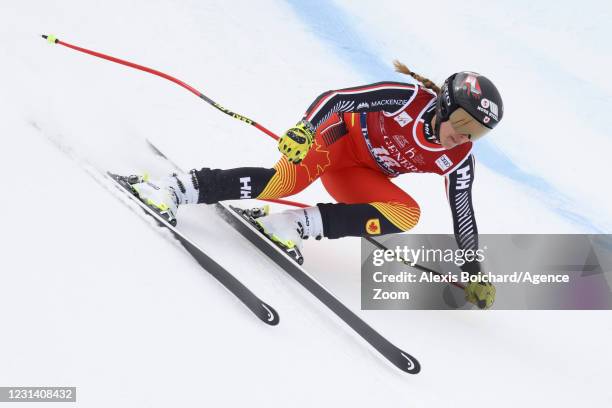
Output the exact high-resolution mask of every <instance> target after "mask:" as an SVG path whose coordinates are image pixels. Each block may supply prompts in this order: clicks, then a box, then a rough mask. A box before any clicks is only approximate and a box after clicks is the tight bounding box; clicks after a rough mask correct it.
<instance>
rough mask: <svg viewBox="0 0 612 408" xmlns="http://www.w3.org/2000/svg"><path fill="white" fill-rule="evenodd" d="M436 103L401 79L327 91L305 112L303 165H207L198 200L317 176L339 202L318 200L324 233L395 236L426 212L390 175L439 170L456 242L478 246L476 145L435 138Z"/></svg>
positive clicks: (301, 184) (283, 187)
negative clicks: (307, 136) (310, 139)
mask: <svg viewBox="0 0 612 408" xmlns="http://www.w3.org/2000/svg"><path fill="white" fill-rule="evenodd" d="M435 101H436V95H435V93H433V92H432V91H430V90H429V89H426V88H424V87H422V86H418V85H413V84H406V83H399V82H380V83H376V84H372V85H367V86H361V87H355V88H347V89H341V90H335V91H328V92H325V93H323V94H322V95H320V96H319V97H318V98H317V99H316V100H315V101H314V102H313V103H312V105H311V106H310V107H309V108H308V110H307V111H306V114H305V115H304V119H306V120H308V121H309V122H310V123H312V124H313V126H314V127H315V129H316V135H315V139H314V144H313V146H312V148H311V149H310V150H309V152H308V154H307V155H306V157H305V158H304V160H303V161H302V162H301V163H300V164H298V165H294V164H291V163H289V162H288V161H287V160H286V159H285V158H284V157H283V158H281V160H280V161H279V162H278V163H277V164H276V165H275V166H274V168H272V169H266V168H238V169H230V170H211V169H207V168H204V169H202V170H200V171H198V172H197V173H196V176H197V178H198V182H199V184H200V201H201V202H208V203H212V202H217V201H222V200H226V199H237V198H281V197H287V196H290V195H293V194H296V193H298V192H300V191H301V190H303V189H304V188H306V187H307V186H308V185H310V184H311V183H312V182H313V181H315V180H317V179H319V178H320V179H321V181H322V183H323V185H324V187H325V188H326V190H327V191H328V192H329V193H330V195H331V196H332V197H333V198H334V199H335V200H336V201H337V203H334V204H324V203H321V204H318V207H319V209H320V211H321V216H322V218H323V229H324V235H325V236H326V237H328V238H339V237H342V236H365V235H379V234H388V233H397V232H402V231H407V230H409V229H410V228H412V227H414V226H415V225H416V223H417V222H418V220H419V217H420V212H421V210H420V208H419V205H418V204H417V203H416V201H415V200H414V199H413V198H412V197H411V196H410V194H408V193H407V192H405V191H403V190H402V189H400V188H399V187H397V186H396V185H395V184H394V183H393V182H392V181H391V179H392V178H394V177H397V176H398V175H400V174H403V173H436V174H439V175H441V176H444V177H445V186H446V189H447V197H448V200H449V204H450V208H451V212H452V216H453V224H454V231H455V235H456V238H457V241H458V243H459V247H460V248H462V249H476V248H477V246H478V232H477V227H476V221H475V218H474V210H473V205H472V194H471V188H472V183H473V180H474V159H473V156H472V155H471V154H470V152H471V149H472V143H471V142H468V143H464V144H462V145H459V146H456V147H454V148H452V149H448V150H447V149H445V148H443V147H442V146H441V145H440V144H439V143H438V142H437V141H436V138H435V137H434V135H433V130H432V129H431V119H432V118H433V116H434V114H435Z"/></svg>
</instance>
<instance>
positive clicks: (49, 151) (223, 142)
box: [0, 0, 612, 407]
mask: <svg viewBox="0 0 612 408" xmlns="http://www.w3.org/2000/svg"><path fill="white" fill-rule="evenodd" d="M374 4H376V6H374ZM411 7H412V8H411ZM508 7H512V8H511V9H508ZM577 7H578V6H574V5H572V4H570V3H568V4H565V3H555V6H554V7H551V8H550V9H549V8H548V7H545V6H543V5H542V6H538V7H532V6H531V4H528V3H527V2H525V3H516V2H515V3H513V4H512V5H508V4H505V3H492V2H484V1H482V2H469V1H468V2H461V4H457V3H456V2H453V1H439V2H427V4H422V5H421V4H417V3H415V4H414V5H412V6H410V5H408V3H406V2H400V1H397V2H382V3H381V2H376V3H374V2H366V1H363V2H361V1H360V2H348V1H341V2H337V3H334V2H331V1H329V2H327V1H322V0H321V1H315V2H298V1H289V2H283V1H278V2H272V1H265V2H248V1H233V2H224V1H153V2H152V1H144V0H134V1H130V2H123V1H117V0H109V1H106V2H94V1H75V0H68V1H67V0H64V1H44V2H43V1H22V2H8V1H3V2H1V3H0V61H1V63H0V112H2V114H1V117H0V135H1V137H2V140H3V142H4V143H3V149H2V152H1V156H0V178H1V181H2V186H3V194H2V200H1V201H0V206H1V211H2V214H4V223H3V226H4V227H3V228H2V233H1V234H0V237H1V239H2V246H1V248H2V258H1V260H0V262H1V267H0V317H1V319H2V322H3V331H2V336H0V385H2V386H9V385H15V386H35V385H46V386H51V385H65V386H68V385H70V386H76V387H78V394H77V395H78V397H77V399H78V402H77V405H78V406H84V407H107V406H115V407H136V406H150V407H158V406H159V407H165V406H177V407H183V406H194V407H195V406H241V405H246V404H249V405H252V406H264V405H265V406H270V407H282V406H295V407H312V406H334V405H335V406H360V407H361V406H364V407H365V406H373V405H392V404H393V405H398V406H409V407H432V406H442V405H450V406H466V405H468V404H470V405H473V404H474V401H477V402H482V403H486V404H487V405H492V406H496V407H515V406H517V405H519V404H520V405H523V404H528V405H534V406H535V405H542V406H558V407H573V406H582V405H594V406H607V405H610V403H612V391H610V388H609V384H608V382H609V381H608V379H609V375H608V370H607V367H609V366H610V365H611V364H612V353H610V348H609V344H610V339H611V338H612V325H611V323H610V314H609V312H533V311H532V312H502V311H490V312H475V311H454V312H428V311H419V312H417V311H394V312H373V311H359V303H360V302H359V263H360V261H359V240H358V239H343V240H336V241H328V240H323V241H320V242H308V243H307V245H306V249H305V253H306V258H307V259H306V264H305V267H306V268H307V269H308V270H309V271H312V274H313V275H314V276H315V277H316V278H317V279H318V280H319V281H320V282H322V283H323V284H324V285H325V286H327V287H328V288H329V289H330V290H331V291H332V292H333V293H335V294H336V295H338V297H339V298H340V299H342V300H343V301H344V302H346V304H347V305H349V306H350V307H351V308H352V309H353V310H355V311H357V313H358V314H359V315H360V316H361V317H362V318H364V319H365V320H366V321H368V322H370V323H371V324H372V325H373V326H374V327H375V328H377V329H378V330H379V331H380V332H381V333H383V334H384V335H386V336H387V337H388V338H389V339H390V340H391V341H393V342H394V343H396V344H397V345H398V346H400V347H401V348H403V349H405V350H406V351H408V352H410V353H412V354H413V355H415V356H416V357H417V358H419V359H420V361H421V362H422V364H423V371H422V372H421V373H420V374H419V375H416V376H408V375H405V374H403V373H401V372H399V371H398V370H396V369H395V368H394V367H392V366H390V365H389V364H387V363H386V362H385V361H384V360H383V359H381V358H380V357H379V356H378V355H377V354H376V352H374V351H372V350H371V348H370V347H369V346H368V345H367V344H365V343H364V342H363V341H361V340H360V339H359V338H358V337H356V336H355V335H354V334H353V333H352V331H351V330H350V329H348V328H347V327H345V325H344V324H343V323H342V322H341V321H339V320H338V319H337V318H335V317H334V316H333V315H332V314H331V312H329V311H328V310H327V309H325V307H323V306H322V305H320V304H319V302H318V301H317V300H316V299H314V298H313V297H312V296H310V295H309V294H308V293H307V292H306V291H305V290H304V289H303V288H302V287H301V286H299V285H298V284H297V283H295V282H294V281H293V280H292V279H291V278H290V277H289V276H287V275H286V274H285V273H284V272H283V271H281V270H278V268H276V267H275V266H274V265H273V264H272V263H270V262H268V261H267V260H266V259H265V258H263V257H262V256H260V255H259V253H258V252H257V250H255V249H254V248H252V247H251V246H250V245H249V244H248V243H246V242H244V241H243V239H242V238H241V237H240V236H239V235H238V234H237V233H235V232H234V231H233V230H232V229H231V228H230V227H228V226H227V225H225V223H224V222H223V221H222V220H220V219H218V218H217V217H216V216H215V215H214V213H213V211H212V210H211V209H209V208H207V207H206V206H192V207H185V208H182V209H181V212H180V220H179V223H180V224H179V225H180V228H181V229H182V230H183V231H185V232H186V233H188V234H189V235H191V236H193V237H194V238H195V240H196V241H197V242H198V244H199V245H201V246H202V247H203V248H204V249H206V250H207V251H208V252H209V253H210V254H211V255H212V256H213V257H214V258H215V259H217V260H218V261H219V262H220V263H221V264H222V265H223V266H225V267H227V268H228V269H229V270H231V271H232V272H233V273H234V274H235V275H236V276H237V277H238V278H239V279H240V280H241V281H243V282H244V283H245V284H246V285H247V286H249V287H250V288H251V289H252V290H253V291H254V292H255V293H257V294H258V295H259V296H260V297H261V298H262V299H263V300H265V301H266V302H268V303H270V304H271V305H273V306H274V307H275V308H276V309H277V310H278V311H279V313H280V316H281V322H280V325H279V326H277V327H267V326H266V325H264V324H262V323H261V322H259V321H258V320H257V319H256V318H255V317H254V316H252V315H251V313H250V312H249V311H248V310H247V309H246V308H245V307H244V306H243V305H242V304H240V303H239V302H238V301H237V300H236V299H235V298H233V297H232V295H231V294H229V293H228V292H227V291H226V290H225V289H224V288H223V287H222V286H221V285H219V284H218V283H217V282H216V281H215V280H214V279H213V278H212V277H211V276H210V275H209V274H207V273H206V272H205V271H202V269H201V268H200V267H199V266H198V265H197V264H196V263H195V262H194V261H193V260H192V259H191V258H190V257H189V256H188V255H187V253H186V252H185V251H184V250H183V249H182V248H181V247H180V246H179V245H178V244H177V243H176V242H175V241H173V240H172V239H171V238H170V237H169V235H168V234H167V233H164V232H163V231H161V232H160V230H159V228H157V227H156V226H155V225H154V224H152V223H151V222H150V221H149V220H147V219H146V218H143V217H141V216H139V213H138V212H137V211H135V210H134V209H133V208H132V207H130V206H128V205H125V202H124V200H122V199H121V198H120V197H118V196H117V195H116V194H114V193H113V190H112V189H109V187H108V185H106V184H105V183H104V182H101V180H100V178H99V177H98V176H97V173H96V172H97V170H96V169H103V170H106V169H108V170H113V171H115V172H118V173H134V172H142V171H148V172H150V173H151V174H153V175H162V174H166V173H168V172H170V171H172V168H171V166H170V165H169V164H168V163H165V162H164V161H163V160H160V159H159V158H158V157H156V156H154V155H153V154H152V153H151V152H150V151H149V150H148V149H147V147H146V144H145V139H147V138H148V139H150V140H152V141H153V142H154V143H156V144H157V145H158V146H159V147H160V148H161V149H162V150H163V151H164V152H166V153H167V154H168V155H169V156H170V157H171V158H173V160H175V161H176V162H177V163H178V164H179V165H180V166H181V167H183V168H194V167H202V166H209V167H218V168H229V167H239V166H271V165H272V164H273V163H274V162H275V161H276V160H277V159H278V152H277V151H276V149H275V146H274V143H273V141H272V140H271V139H270V138H268V137H267V136H265V135H264V134H262V133H260V132H258V131H257V130H256V129H254V128H252V127H248V126H246V125H244V124H243V123H241V122H240V121H235V120H232V119H231V118H229V117H227V116H226V115H223V114H221V113H219V112H218V111H216V110H215V109H212V108H211V107H209V106H207V105H206V104H204V103H203V102H202V101H200V100H198V99H197V98H195V97H194V96H193V95H192V94H190V93H188V92H186V91H185V90H184V89H182V88H180V87H177V86H176V85H173V84H171V83H169V82H167V81H164V80H162V79H160V78H156V77H153V76H150V75H146V74H144V73H141V72H137V71H134V70H130V69H127V68H125V67H122V66H119V65H116V64H112V63H108V62H105V61H102V60H99V59H95V58H92V57H89V56H86V55H83V54H79V53H76V52H74V51H71V50H68V49H66V48H63V47H59V46H50V45H48V44H46V43H45V42H44V41H43V40H42V39H40V37H39V35H40V34H42V33H53V34H56V35H57V36H58V37H59V38H61V39H63V40H65V41H67V42H73V43H76V44H79V45H82V46H85V47H88V48H92V49H95V50H98V51H102V52H108V53H111V54H113V55H116V56H119V57H123V58H127V59H130V60H133V61H136V62H138V63H141V64H144V65H149V66H152V67H154V68H157V69H160V70H163V71H165V72H168V73H171V74H173V75H175V76H177V77H179V78H181V79H183V80H185V81H187V82H189V83H191V84H192V85H193V86H195V87H196V88H198V89H200V90H202V91H203V92H205V93H206V94H207V95H209V96H210V97H212V98H213V99H215V100H217V101H218V102H220V103H221V104H222V105H224V106H227V107H228V108H230V109H232V110H234V111H236V112H240V113H243V114H245V115H247V116H249V117H252V118H254V119H255V120H257V121H259V122H261V123H263V124H264V125H265V126H267V127H268V128H270V129H272V130H275V131H277V132H281V131H282V130H283V129H285V128H287V127H288V126H290V125H292V124H293V123H294V122H296V121H297V120H298V119H300V117H301V115H302V113H303V111H304V109H305V108H306V107H307V106H308V104H309V103H310V102H311V101H312V100H313V99H314V98H315V97H316V96H317V95H318V94H319V93H321V92H323V91H325V90H328V89H333V88H340V87H346V86H353V85H357V84H363V83H367V82H373V81H380V80H387V79H392V80H406V81H408V80H409V78H405V77H401V76H399V75H398V74H395V73H393V72H392V70H391V64H390V60H391V59H392V58H394V57H397V58H400V59H402V60H404V62H406V63H407V64H408V65H409V66H410V67H411V68H413V69H414V70H415V71H417V72H421V73H422V74H424V75H426V76H430V77H431V78H432V79H434V80H437V81H438V82H441V81H442V80H443V79H444V78H445V77H446V76H447V75H448V74H450V73H452V72H454V71H457V70H461V69H471V70H476V71H482V72H483V73H486V74H488V75H489V76H491V77H492V78H493V79H494V81H495V82H496V83H498V84H499V85H500V88H501V89H502V93H503V94H504V98H505V101H506V118H505V119H504V122H503V123H502V124H501V125H500V127H499V129H496V130H495V132H494V133H493V134H492V137H491V138H490V140H487V141H486V143H485V144H483V145H482V146H481V147H479V149H481V150H479V151H478V152H477V155H478V157H477V159H478V160H479V162H480V164H481V165H480V166H479V167H478V175H477V178H478V180H477V184H476V186H475V202H476V204H475V205H476V212H477V217H478V221H479V227H480V229H481V231H483V232H493V233H507V232H522V233H524V232H534V233H535V232H542V233H544V232H571V233H576V232H593V231H600V232H601V231H603V232H610V230H611V227H610V225H612V224H611V222H610V220H611V216H610V215H611V213H610V207H609V202H610V198H611V197H610V193H609V189H608V188H607V186H606V184H605V183H603V182H602V180H601V179H602V178H603V177H602V175H603V174H606V171H607V170H608V165H607V163H608V161H607V156H606V155H607V153H608V152H609V151H610V143H611V141H610V138H609V134H608V133H607V130H606V128H605V121H604V120H602V119H601V114H602V112H607V111H610V107H611V106H610V104H611V102H610V101H611V100H610V94H611V92H612V86H611V85H610V82H609V81H610V80H609V75H607V71H605V70H604V69H603V67H605V66H609V65H610V61H609V58H610V55H611V54H610V52H609V46H608V45H607V44H606V43H605V42H603V43H600V42H601V41H604V40H602V39H605V38H610V34H611V33H610V30H611V29H610V28H609V27H608V26H605V27H604V25H603V24H600V22H604V21H607V20H609V17H610V7H611V6H610V5H609V3H603V2H602V3H600V2H595V1H593V2H582V3H580V8H579V9H578V8H577ZM605 50H607V52H605ZM604 71H605V72H604ZM506 95H507V96H506ZM577 138H579V140H580V144H576V139H577ZM398 183H399V184H400V185H402V187H404V188H406V189H407V190H408V191H410V192H411V193H412V194H413V195H414V197H415V198H416V199H417V201H419V203H420V204H421V207H422V208H423V216H422V219H421V222H420V224H419V225H418V226H417V227H416V228H415V230H414V232H419V233H429V232H451V230H452V226H451V222H450V213H449V211H448V208H447V204H446V202H445V197H444V188H443V182H442V180H441V179H440V178H439V177H437V176H431V175H411V176H405V177H402V178H401V179H400V180H398ZM295 199H297V200H301V201H304V202H308V203H316V202H326V201H330V200H331V199H330V198H329V196H328V195H326V193H325V192H324V190H323V189H322V187H321V186H320V184H316V185H315V186H313V187H311V188H309V189H308V190H307V191H305V192H304V193H302V194H300V195H299V196H297V197H295ZM242 204H245V203H242ZM249 204H251V203H249ZM276 209H280V208H276ZM59 405H61V404H59Z"/></svg>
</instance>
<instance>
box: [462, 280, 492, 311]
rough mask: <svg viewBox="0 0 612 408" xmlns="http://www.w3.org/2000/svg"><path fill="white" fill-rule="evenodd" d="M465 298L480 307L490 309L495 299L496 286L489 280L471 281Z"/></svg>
mask: <svg viewBox="0 0 612 408" xmlns="http://www.w3.org/2000/svg"><path fill="white" fill-rule="evenodd" d="M465 300H467V301H468V302H470V303H473V304H475V305H476V306H478V308H479V309H488V308H490V307H491V305H493V302H494V301H495V286H493V285H492V284H491V283H489V282H470V283H468V284H467V285H466V287H465Z"/></svg>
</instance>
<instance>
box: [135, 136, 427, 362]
mask: <svg viewBox="0 0 612 408" xmlns="http://www.w3.org/2000/svg"><path fill="white" fill-rule="evenodd" d="M147 144H148V145H149V148H150V149H151V150H152V151H153V152H154V153H155V154H156V155H157V156H159V157H161V158H163V159H165V160H166V161H167V162H168V163H169V164H171V165H172V166H173V167H174V168H175V169H176V170H177V171H182V170H181V168H180V167H179V166H178V165H177V164H176V163H174V162H173V161H172V160H170V158H168V157H167V156H166V155H165V154H164V153H163V152H162V151H161V150H159V149H158V148H157V147H156V146H155V145H154V144H153V143H152V142H151V141H150V140H148V139H147ZM215 207H216V209H217V213H218V214H219V215H220V216H221V217H222V218H223V219H224V220H225V221H226V222H227V223H228V224H230V225H231V226H232V227H233V228H234V229H235V230H237V231H238V232H239V233H240V234H241V235H242V236H243V237H245V238H246V239H247V240H249V241H250V242H251V243H252V244H254V245H255V246H256V247H257V248H258V249H259V250H260V251H262V252H263V253H264V254H265V255H266V256H267V257H268V258H269V259H270V260H272V261H273V262H274V263H276V264H277V265H278V266H279V267H280V268H281V269H283V270H284V271H285V272H287V273H288V274H289V275H290V276H291V277H293V278H294V279H295V280H297V281H298V282H299V283H300V284H301V285H302V286H304V287H305V288H306V289H307V290H308V291H309V292H310V293H312V294H313V295H314V296H315V297H316V298H317V299H319V300H320V301H321V302H322V303H323V304H325V306H327V307H328V308H329V309H330V310H331V311H332V312H334V313H335V314H336V316H338V317H339V318H340V319H342V320H343V321H344V322H345V323H346V324H347V325H348V326H349V327H351V328H352V329H353V330H355V332H356V333H357V334H359V335H360V336H361V337H362V338H363V339H364V340H365V341H367V342H368V343H370V345H371V346H372V347H374V348H375V349H376V350H377V351H378V352H379V353H380V354H381V355H382V356H383V357H384V358H386V359H387V360H388V361H389V362H391V363H392V364H393V365H395V366H396V367H397V368H399V369H400V370H402V371H404V372H406V373H409V374H417V373H418V372H419V371H421V364H420V363H419V361H418V360H417V359H416V358H414V357H412V356H411V355H410V354H408V353H406V352H405V351H403V350H402V349H400V348H399V347H397V346H395V345H394V344H393V343H391V342H390V341H389V340H387V339H386V338H385V337H384V336H382V335H381V334H380V333H378V332H377V331H376V330H374V329H373V328H372V327H371V326H370V325H368V324H367V323H366V322H364V321H363V320H362V319H361V318H359V316H357V315H356V314H355V313H353V312H352V311H351V310H350V309H349V308H348V307H346V306H345V305H344V304H343V303H342V302H341V301H340V300H338V298H336V297H335V296H334V295H332V294H331V293H330V292H329V291H328V290H327V289H325V288H324V287H323V286H322V285H321V284H320V283H318V282H317V281H316V280H315V279H314V278H312V277H311V276H310V275H309V274H308V273H307V272H306V271H305V270H304V269H303V268H302V267H301V266H300V265H298V263H299V264H301V262H300V259H296V257H295V255H294V254H288V253H287V252H286V251H284V250H282V249H281V248H279V247H278V246H277V245H276V244H274V243H273V242H272V241H271V240H270V239H268V238H267V237H266V236H265V235H264V234H262V233H261V232H260V231H259V230H258V228H257V227H256V225H255V224H254V223H253V222H252V220H251V219H250V218H252V216H251V214H253V213H252V212H249V210H244V209H240V208H237V207H233V206H229V208H228V207H226V206H225V205H224V204H221V203H217V204H215ZM301 261H302V262H303V259H301Z"/></svg>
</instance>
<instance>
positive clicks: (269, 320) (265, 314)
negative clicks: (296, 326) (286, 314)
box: [259, 302, 280, 326]
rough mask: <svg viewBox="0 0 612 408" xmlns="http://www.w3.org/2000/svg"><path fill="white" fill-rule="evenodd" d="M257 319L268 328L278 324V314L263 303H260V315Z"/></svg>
mask: <svg viewBox="0 0 612 408" xmlns="http://www.w3.org/2000/svg"><path fill="white" fill-rule="evenodd" d="M259 318H260V319H261V320H262V321H263V322H264V323H266V324H269V325H270V326H276V325H277V324H278V323H279V322H280V317H279V315H278V312H277V311H276V310H274V308H273V307H272V306H270V305H269V304H267V303H265V302H261V313H260V314H259Z"/></svg>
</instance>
